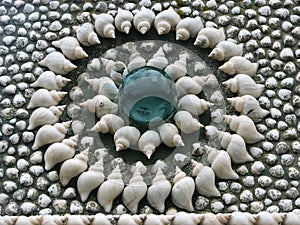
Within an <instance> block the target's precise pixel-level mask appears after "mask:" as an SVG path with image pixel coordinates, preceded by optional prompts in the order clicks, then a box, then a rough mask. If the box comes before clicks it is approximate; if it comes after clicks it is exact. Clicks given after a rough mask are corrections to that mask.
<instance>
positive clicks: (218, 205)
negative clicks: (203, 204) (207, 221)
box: [210, 200, 224, 213]
mask: <svg viewBox="0 0 300 225" xmlns="http://www.w3.org/2000/svg"><path fill="white" fill-rule="evenodd" d="M210 208H211V211H212V212H213V213H220V212H222V210H223V209H224V205H223V203H222V202H220V201H218V200H213V201H212V202H211V204H210Z"/></svg>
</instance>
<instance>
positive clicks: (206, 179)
mask: <svg viewBox="0 0 300 225" xmlns="http://www.w3.org/2000/svg"><path fill="white" fill-rule="evenodd" d="M192 166H193V176H194V177H196V178H195V185H196V190H197V192H198V193H199V194H200V195H203V196H206V197H220V196H221V194H220V192H219V190H218V189H217V188H216V185H215V173H214V171H213V169H212V168H210V167H208V166H203V165H202V163H198V162H196V161H195V160H192Z"/></svg>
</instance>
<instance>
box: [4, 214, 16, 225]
mask: <svg viewBox="0 0 300 225" xmlns="http://www.w3.org/2000/svg"><path fill="white" fill-rule="evenodd" d="M17 219H18V217H17V216H1V217H0V225H14V224H15V222H16V220H17Z"/></svg>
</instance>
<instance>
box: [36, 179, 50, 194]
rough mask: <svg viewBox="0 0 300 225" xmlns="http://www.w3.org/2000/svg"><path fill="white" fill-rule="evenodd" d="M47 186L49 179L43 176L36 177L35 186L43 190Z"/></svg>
mask: <svg viewBox="0 0 300 225" xmlns="http://www.w3.org/2000/svg"><path fill="white" fill-rule="evenodd" d="M47 187H49V181H48V180H47V179H46V178H45V177H38V179H37V180H36V188H37V189H38V190H42V191H44V190H46V189H47Z"/></svg>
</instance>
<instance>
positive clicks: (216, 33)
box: [194, 27, 226, 48]
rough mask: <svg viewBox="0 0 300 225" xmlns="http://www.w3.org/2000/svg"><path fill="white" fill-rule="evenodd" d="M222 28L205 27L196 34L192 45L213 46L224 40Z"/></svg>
mask: <svg viewBox="0 0 300 225" xmlns="http://www.w3.org/2000/svg"><path fill="white" fill-rule="evenodd" d="M225 37H226V36H225V32H224V28H223V27H221V28H219V29H216V28H212V27H205V28H203V29H201V30H200V31H199V33H198V35H197V38H196V40H195V42H194V45H196V46H199V47H200V48H214V47H215V46H216V45H217V44H218V43H219V42H221V41H225Z"/></svg>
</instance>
